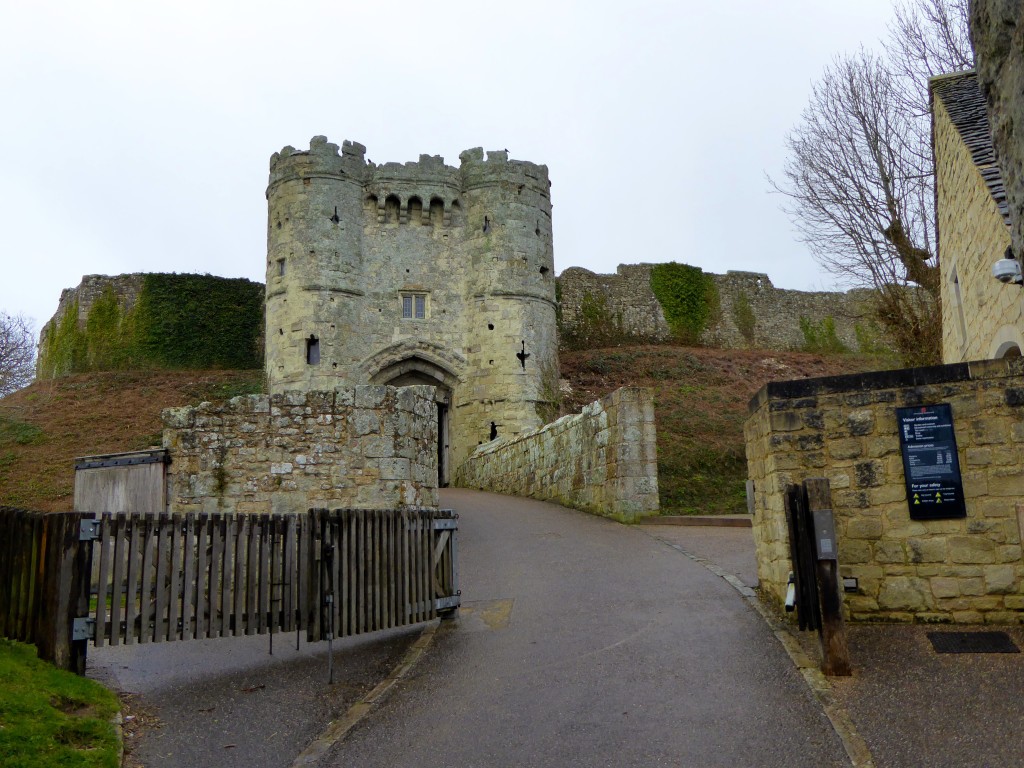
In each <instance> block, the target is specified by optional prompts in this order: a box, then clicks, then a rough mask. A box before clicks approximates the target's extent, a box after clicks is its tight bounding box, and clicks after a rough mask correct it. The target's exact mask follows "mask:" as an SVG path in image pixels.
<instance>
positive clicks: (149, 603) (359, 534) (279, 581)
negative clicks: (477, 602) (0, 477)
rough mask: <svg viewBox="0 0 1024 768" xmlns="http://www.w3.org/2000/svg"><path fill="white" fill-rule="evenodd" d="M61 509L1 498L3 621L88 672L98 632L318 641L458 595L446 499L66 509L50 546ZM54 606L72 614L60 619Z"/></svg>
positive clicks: (370, 628)
mask: <svg viewBox="0 0 1024 768" xmlns="http://www.w3.org/2000/svg"><path fill="white" fill-rule="evenodd" d="M57 517H58V516H55V515H39V514H37V513H29V512H24V511H21V510H6V509H0V536H4V538H3V539H0V541H3V542H5V546H4V549H6V551H7V552H6V553H7V554H9V555H10V556H9V557H6V558H4V560H3V566H0V578H3V582H2V583H0V634H4V635H5V636H9V637H15V638H17V639H19V640H25V641H28V642H35V643H36V644H37V646H39V648H40V656H43V657H44V658H50V659H51V660H53V661H55V663H58V665H59V666H65V667H67V668H71V669H76V670H78V671H80V672H82V671H84V664H85V647H86V643H87V642H88V641H89V640H91V641H93V642H94V643H95V644H96V645H97V646H102V645H104V644H110V645H119V644H133V643H150V642H167V641H174V640H188V639H199V638H211V637H229V636H235V635H252V634H266V633H271V634H273V633H275V632H290V631H297V632H302V631H305V634H306V637H307V640H309V641H316V640H321V639H326V638H328V637H346V636H350V635H357V634H361V633H365V632H374V631H378V630H381V629H389V628H392V627H400V626H406V625H410V624H416V623H420V622H424V621H429V620H431V619H433V618H435V617H437V616H438V615H439V614H443V613H445V612H450V611H453V610H455V609H456V608H457V607H458V604H459V592H458V564H457V549H456V544H455V534H456V530H457V515H455V514H453V513H452V512H451V511H450V510H352V509H343V510H330V511H329V510H325V509H315V510H310V511H309V512H308V513H306V514H298V515H259V514H202V513H188V514H184V515H166V514H165V515H148V514H137V513H104V514H101V515H99V516H94V515H93V514H91V513H66V514H64V513H62V515H60V516H59V517H61V518H66V519H65V520H64V525H65V527H67V528H68V531H70V530H71V529H73V534H72V533H70V532H66V531H64V528H61V529H60V531H61V534H60V538H61V544H60V546H56V545H51V546H50V549H49V550H48V548H47V539H46V535H45V534H46V531H47V525H48V524H50V520H51V518H53V519H56V518H57ZM89 521H92V522H89ZM80 529H81V531H82V534H81V536H79V535H78V533H79V530H80ZM8 532H11V533H13V534H14V536H13V538H11V539H8V538H7V536H6V535H5V534H6V533H8ZM80 538H81V539H83V540H82V541H79V539H80ZM71 539H74V541H73V542H72V541H71ZM65 549H70V550H72V552H71V556H70V559H69V556H68V554H67V553H66V552H64V550H65ZM50 550H52V553H51V554H49V555H47V553H48V552H49V551H50ZM62 553H63V554H62ZM72 587H73V589H72ZM69 589H71V590H72V591H73V592H74V594H70V593H68V590H69ZM48 590H49V591H48ZM51 591H52V592H53V593H54V594H53V596H52V599H50V600H49V603H47V605H49V608H48V609H47V610H41V608H42V607H43V605H44V603H46V601H45V600H44V599H43V598H42V597H41V596H40V595H42V594H44V593H45V594H49V592H51ZM50 608H52V612H51V611H50ZM54 612H55V613H56V614H57V615H62V616H66V617H67V618H66V619H65V620H63V621H61V622H58V623H57V624H54V623H53V622H52V621H48V616H53V615H54ZM76 619H77V622H76ZM44 647H46V648H47V651H46V653H45V654H44V651H43V649H44ZM53 647H56V648H57V650H56V651H54V650H53Z"/></svg>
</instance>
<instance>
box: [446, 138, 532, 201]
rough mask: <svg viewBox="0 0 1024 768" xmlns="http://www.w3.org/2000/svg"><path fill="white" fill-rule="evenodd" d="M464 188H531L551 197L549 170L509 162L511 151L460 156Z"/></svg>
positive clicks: (468, 152) (479, 151)
mask: <svg viewBox="0 0 1024 768" xmlns="http://www.w3.org/2000/svg"><path fill="white" fill-rule="evenodd" d="M459 160H460V162H461V166H460V169H459V170H460V171H461V173H462V186H463V189H474V188H476V187H482V186H488V185H495V184H501V183H508V184H514V185H516V186H517V187H518V188H520V189H521V188H523V187H529V188H530V189H532V190H533V191H535V192H539V193H540V194H541V195H543V196H544V197H548V196H549V195H550V194H551V181H550V179H549V178H548V167H547V166H546V165H537V164H536V163H531V162H529V161H526V160H509V159H508V150H507V149H501V150H491V151H489V152H487V153H486V158H485V156H484V150H483V148H481V147H474V148H473V149H467V150H466V151H464V152H462V153H461V154H460V155H459Z"/></svg>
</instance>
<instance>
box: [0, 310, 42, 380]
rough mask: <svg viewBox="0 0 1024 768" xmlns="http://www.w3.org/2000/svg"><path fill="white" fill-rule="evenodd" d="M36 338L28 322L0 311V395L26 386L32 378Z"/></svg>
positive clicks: (33, 375)
mask: <svg viewBox="0 0 1024 768" xmlns="http://www.w3.org/2000/svg"><path fill="white" fill-rule="evenodd" d="M35 359H36V339H35V334H34V333H33V332H32V322H31V321H30V320H28V319H27V318H25V317H23V316H22V315H8V314H7V313H6V312H2V311H0V397H4V396H5V395H9V394H10V393H11V392H14V391H15V390H16V389H21V388H22V387H24V386H26V385H27V384H28V383H29V382H31V381H32V379H33V378H34V377H35V373H36V371H35Z"/></svg>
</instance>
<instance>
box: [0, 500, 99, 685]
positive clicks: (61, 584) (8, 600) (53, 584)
mask: <svg viewBox="0 0 1024 768" xmlns="http://www.w3.org/2000/svg"><path fill="white" fill-rule="evenodd" d="M93 517H94V515H92V514H91V513H80V512H61V513H53V514H45V515H44V514H42V513H40V512H28V511H26V510H23V509H14V508H12V507H0V636H2V637H7V638H11V639H12V640H20V641H22V642H25V643H35V645H36V647H37V648H38V651H39V656H40V657H41V658H44V659H48V660H50V661H52V662H53V663H54V664H56V665H57V666H58V667H61V668H62V669H71V670H74V671H76V672H78V673H79V674H84V673H85V651H86V645H85V643H84V642H82V641H81V640H79V641H73V640H72V633H73V623H74V617H75V616H80V615H84V614H85V612H86V611H87V610H88V607H89V578H88V574H89V555H90V553H91V548H90V547H88V546H82V545H81V542H80V541H79V538H80V537H79V531H80V529H81V523H82V521H83V520H86V519H91V518H93Z"/></svg>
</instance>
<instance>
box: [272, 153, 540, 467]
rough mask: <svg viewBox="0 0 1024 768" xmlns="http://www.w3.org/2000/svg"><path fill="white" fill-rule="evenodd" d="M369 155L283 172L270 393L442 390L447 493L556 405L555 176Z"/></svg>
mask: <svg viewBox="0 0 1024 768" xmlns="http://www.w3.org/2000/svg"><path fill="white" fill-rule="evenodd" d="M365 151H366V150H365V147H363V146H362V145H361V144H357V143H354V142H349V141H346V142H344V144H343V146H342V147H341V151H340V153H339V151H338V145H337V144H331V143H328V141H327V140H326V139H325V138H324V137H322V136H316V137H314V138H313V139H312V141H311V142H310V148H309V150H308V151H302V150H296V149H294V148H292V147H285V148H284V149H283V150H281V152H279V153H275V154H274V155H273V156H272V157H271V159H270V183H269V186H268V187H267V201H268V208H269V218H268V222H267V284H266V285H267V287H266V291H267V295H266V370H267V379H268V385H269V387H270V392H271V393H278V392H282V391H285V390H292V389H298V390H332V389H335V388H338V387H345V386H351V385H355V384H366V383H373V384H393V385H396V386H401V385H407V384H431V385H434V386H435V387H436V388H437V389H436V392H437V407H438V416H439V426H440V433H441V438H440V440H439V443H440V445H439V467H440V469H439V474H440V477H439V480H440V481H441V482H442V483H444V482H446V481H447V476H448V471H449V469H448V468H449V466H457V465H458V464H459V463H461V462H462V461H463V460H464V459H465V458H466V456H468V454H469V453H470V452H471V451H472V450H473V449H474V448H475V447H476V446H477V445H479V444H481V443H484V442H487V441H489V440H491V439H493V438H494V437H495V436H500V437H508V436H512V435H515V434H518V433H519V432H521V431H523V430H526V429H530V428H534V427H537V426H540V425H541V424H542V423H543V421H544V419H543V418H542V413H543V411H544V408H543V407H544V406H546V405H550V404H551V403H552V400H553V397H554V394H555V393H556V391H557V385H558V381H557V377H558V360H557V350H558V344H557V330H556V320H555V307H556V299H555V273H554V258H553V252H552V236H551V196H550V186H551V185H550V182H549V181H548V171H547V167H546V166H543V165H535V164H533V163H529V162H522V161H517V160H509V159H508V153H507V151H501V152H488V153H487V157H486V159H485V158H484V152H483V150H481V149H471V150H467V151H465V152H463V153H462V155H461V156H460V160H461V165H460V167H459V168H453V167H450V166H447V165H445V164H444V159H443V158H441V157H439V156H428V155H421V156H420V159H419V162H415V163H413V162H409V163H405V164H400V163H386V164H384V165H374V164H373V163H368V162H367V161H366V160H365V159H364V153H365ZM539 409H540V412H539Z"/></svg>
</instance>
